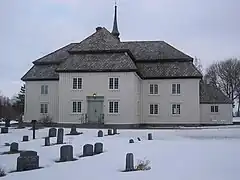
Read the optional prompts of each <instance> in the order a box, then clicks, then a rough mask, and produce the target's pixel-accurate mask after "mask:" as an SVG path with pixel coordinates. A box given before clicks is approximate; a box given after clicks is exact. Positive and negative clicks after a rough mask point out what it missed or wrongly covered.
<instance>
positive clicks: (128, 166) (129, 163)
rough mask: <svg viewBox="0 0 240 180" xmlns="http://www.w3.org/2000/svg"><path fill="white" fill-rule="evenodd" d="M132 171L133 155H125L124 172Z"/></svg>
mask: <svg viewBox="0 0 240 180" xmlns="http://www.w3.org/2000/svg"><path fill="white" fill-rule="evenodd" d="M133 170H134V159H133V153H127V155H126V169H125V171H133Z"/></svg>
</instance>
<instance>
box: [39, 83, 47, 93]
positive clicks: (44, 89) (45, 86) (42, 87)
mask: <svg viewBox="0 0 240 180" xmlns="http://www.w3.org/2000/svg"><path fill="white" fill-rule="evenodd" d="M40 91H41V95H47V94H48V85H46V84H43V85H41V89H40Z"/></svg>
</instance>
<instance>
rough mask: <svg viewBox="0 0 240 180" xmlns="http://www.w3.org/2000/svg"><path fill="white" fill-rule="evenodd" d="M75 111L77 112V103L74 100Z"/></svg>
mask: <svg viewBox="0 0 240 180" xmlns="http://www.w3.org/2000/svg"><path fill="white" fill-rule="evenodd" d="M73 112H74V113H75V112H77V103H76V102H73Z"/></svg>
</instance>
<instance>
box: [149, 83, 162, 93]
mask: <svg viewBox="0 0 240 180" xmlns="http://www.w3.org/2000/svg"><path fill="white" fill-rule="evenodd" d="M156 88H157V91H156ZM151 89H152V91H151ZM148 93H149V95H159V84H155V83H151V84H149V92H148Z"/></svg>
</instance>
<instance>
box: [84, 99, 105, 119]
mask: <svg viewBox="0 0 240 180" xmlns="http://www.w3.org/2000/svg"><path fill="white" fill-rule="evenodd" d="M89 102H101V104H102V114H104V96H95V97H93V96H87V116H89V111H88V108H89ZM103 117H104V115H103ZM88 122H90V121H89V119H88ZM96 123H98V121H97V122H96Z"/></svg>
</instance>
